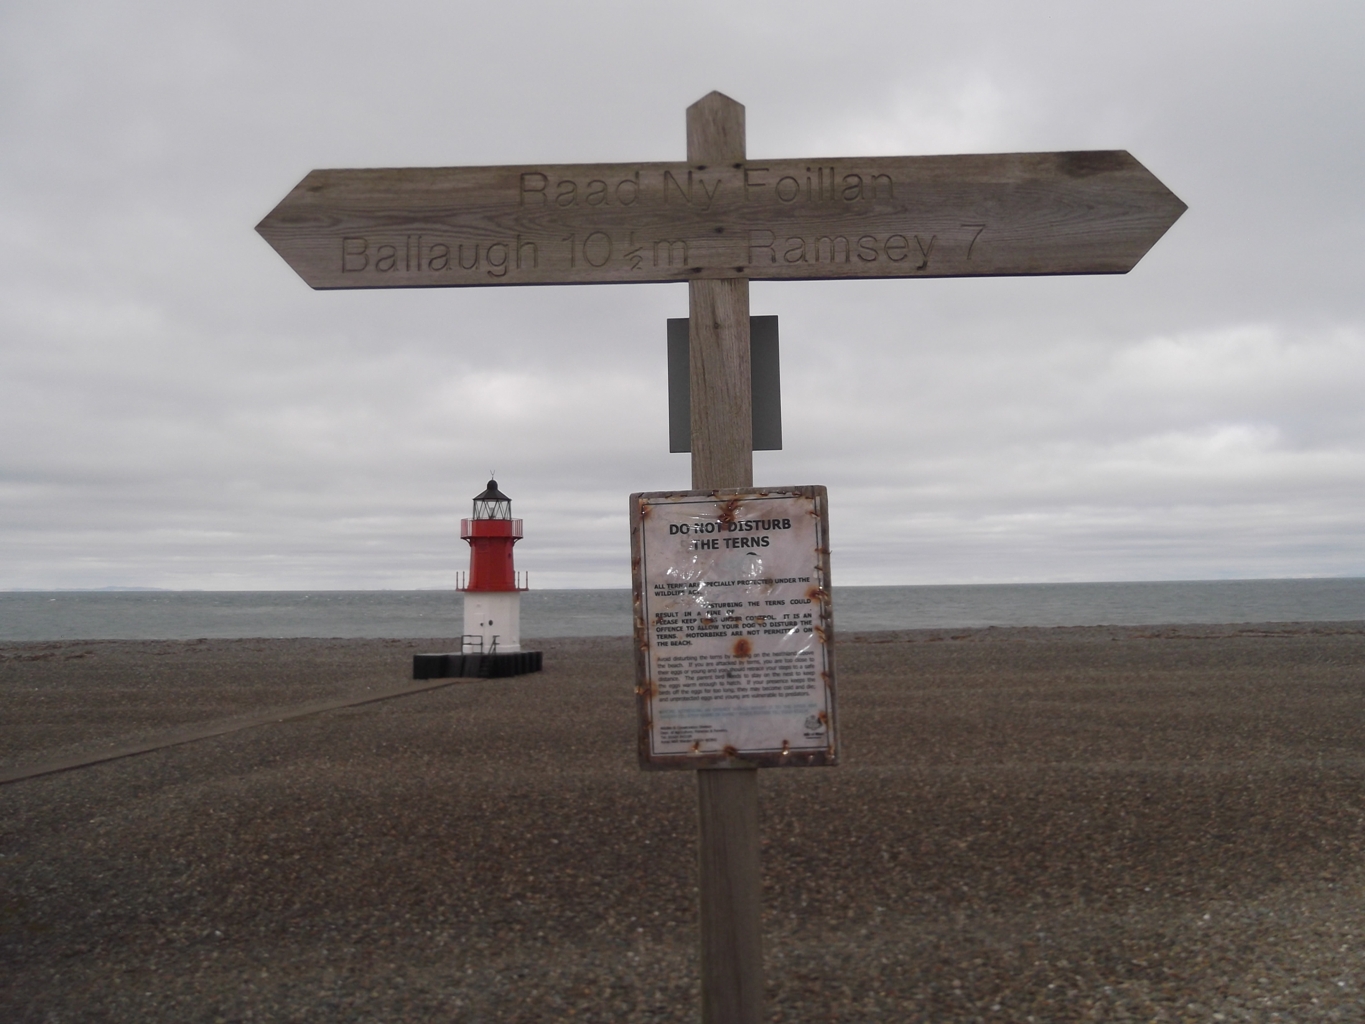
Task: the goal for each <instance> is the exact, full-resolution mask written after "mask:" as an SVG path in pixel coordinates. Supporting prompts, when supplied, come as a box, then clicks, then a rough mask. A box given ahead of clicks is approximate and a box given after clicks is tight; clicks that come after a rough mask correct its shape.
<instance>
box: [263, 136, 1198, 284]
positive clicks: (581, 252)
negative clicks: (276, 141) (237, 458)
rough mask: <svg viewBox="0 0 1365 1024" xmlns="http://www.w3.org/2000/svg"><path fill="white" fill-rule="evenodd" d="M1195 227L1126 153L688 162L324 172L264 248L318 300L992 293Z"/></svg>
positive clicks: (1119, 267) (284, 211)
mask: <svg viewBox="0 0 1365 1024" xmlns="http://www.w3.org/2000/svg"><path fill="white" fill-rule="evenodd" d="M727 130H731V131H733V130H732V129H727ZM739 130H740V131H742V130H743V126H742V124H741V125H740V129H739ZM713 141H717V142H720V143H724V142H725V141H726V140H725V139H724V137H723V136H721V137H717V139H716V140H713ZM1184 210H1185V204H1184V203H1182V202H1181V201H1180V200H1179V199H1178V198H1176V196H1175V195H1173V194H1172V193H1171V191H1170V190H1169V189H1167V188H1166V186H1165V185H1163V184H1162V183H1161V182H1160V181H1159V180H1157V178H1156V177H1154V176H1153V175H1152V174H1151V173H1150V172H1149V171H1148V170H1147V169H1146V168H1145V167H1143V166H1142V164H1140V163H1138V161H1137V160H1135V159H1134V158H1133V157H1132V156H1130V155H1129V154H1128V153H1126V152H1124V151H1121V150H1115V151H1088V152H1071V153H1002V154H986V155H968V156H919V157H910V156H903V157H867V158H852V157H839V158H820V159H810V160H748V159H745V158H744V157H743V156H737V157H735V156H725V157H721V158H719V159H717V158H699V157H696V156H695V155H689V158H688V161H687V162H685V163H638V164H572V165H539V166H516V167H446V168H439V167H433V168H409V169H389V170H384V169H378V170H318V171H313V172H311V173H310V174H309V175H308V176H307V177H305V178H304V179H303V181H301V182H300V183H299V184H298V186H296V187H295V188H294V190H293V191H292V192H290V193H289V195H288V196H287V197H286V198H285V199H284V201H283V202H281V203H280V204H279V206H277V207H276V208H275V209H274V210H272V211H271V212H270V214H269V215H268V216H266V218H265V219H264V220H262V221H261V223H260V224H259V225H257V231H259V232H260V233H261V235H263V236H264V237H265V238H266V240H267V241H269V242H270V244H271V245H272V246H274V247H275V249H276V250H277V251H278V252H279V253H280V255H281V256H283V257H284V259H285V260H286V261H287V262H288V263H289V265H290V266H292V267H293V268H294V269H295V270H296V271H297V272H298V273H299V275H300V276H301V277H303V279H304V280H305V281H307V282H308V284H310V285H312V286H313V287H314V288H394V287H397V288H418V287H462V286H489V285H514V284H597V283H627V282H633V281H638V282H647V281H693V280H698V279H713V278H721V279H723V278H748V279H752V280H805V279H821V278H825V279H828V278H862V277H976V276H987V277H989V276H1006V275H1028V274H1115V273H1126V272H1127V271H1128V270H1131V269H1132V267H1133V266H1134V265H1135V264H1136V263H1137V261H1138V260H1139V259H1141V258H1142V256H1143V255H1144V254H1145V253H1146V252H1147V250H1148V249H1150V248H1151V247H1152V245H1153V244H1155V242H1156V241H1157V239H1159V238H1160V237H1161V236H1162V234H1164V233H1165V231H1166V230H1167V228H1169V227H1170V226H1171V225H1172V224H1173V223H1174V222H1175V221H1176V219H1177V218H1178V217H1179V216H1180V215H1181V213H1183V212H1184Z"/></svg>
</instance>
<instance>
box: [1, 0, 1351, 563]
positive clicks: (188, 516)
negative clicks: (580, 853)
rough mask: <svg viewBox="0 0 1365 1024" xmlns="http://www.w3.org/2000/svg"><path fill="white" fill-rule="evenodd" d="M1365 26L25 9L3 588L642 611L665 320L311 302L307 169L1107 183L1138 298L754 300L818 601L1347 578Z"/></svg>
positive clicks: (8, 82) (937, 16)
mask: <svg viewBox="0 0 1365 1024" xmlns="http://www.w3.org/2000/svg"><path fill="white" fill-rule="evenodd" d="M1362 54H1365V4H1362V3H1360V0H1341V2H1332V3H1313V2H1305V0H1295V2H1293V3H1290V2H1280V3H1257V2H1254V0H1239V2H1236V3H1214V2H1210V3H1196V4H1188V3H1179V4H1177V3H1160V2H1144V3H1141V4H1097V3H1094V2H1084V3H1057V2H1042V3H1031V4H1020V3H1018V2H1001V3H961V2H959V3H954V4H932V5H931V4H924V3H907V2H905V0H898V2H893V3H881V2H873V0H863V2H860V3H856V4H845V5H840V4H829V3H819V4H816V3H798V2H792V0H786V2H782V3H755V2H739V3H736V2H733V0H729V2H725V3H711V2H699V0H689V2H688V3H671V4H662V3H660V4H649V3H642V2H634V3H624V2H622V3H566V2H553V3H550V2H534V3H505V4H493V3H487V2H479V3H452V2H448V0H446V2H439V3H438V2H428V3H412V2H393V0H389V2H385V3H364V4H361V3H352V2H346V0H327V2H326V3H322V2H317V3H302V2H290V0H270V2H269V3H265V2H259V0H232V2H230V3H214V2H194V3H184V2H148V3H137V2H130V0H99V2H90V3H80V2H66V0H41V2H40V0H9V2H7V3H5V4H3V5H0V588H5V587H54V588H56V587H100V586H159V587H173V588H203V589H275V588H280V589H309V588H329V589H349V588H356V589H367V588H388V587H392V588H418V587H444V586H450V585H451V584H452V582H453V580H452V573H453V571H454V570H455V569H457V568H461V567H463V566H464V565H466V563H467V553H466V552H467V549H466V547H465V545H464V544H463V543H462V542H461V541H460V540H459V537H458V532H459V530H458V526H459V518H460V517H461V516H462V515H468V508H469V500H470V498H471V497H472V496H473V495H474V494H476V493H477V492H478V491H479V490H481V489H482V487H483V485H484V481H485V480H486V479H487V477H488V474H489V471H490V470H496V472H497V477H498V480H499V481H500V483H501V484H502V487H503V489H504V490H505V491H506V492H507V493H508V494H510V495H511V497H512V499H513V509H514V512H515V514H517V515H519V516H521V517H523V518H524V519H525V523H526V539H525V540H524V541H523V542H522V544H521V545H520V546H519V547H518V552H517V554H518V567H519V568H522V569H526V570H529V571H530V573H531V581H532V584H533V585H534V586H537V587H580V586H626V585H628V582H629V557H628V537H627V526H626V498H627V495H628V494H629V493H630V492H631V491H634V490H657V489H667V488H680V487H686V486H687V485H688V481H689V468H688V457H687V456H686V455H670V454H668V439H667V408H666V391H665V379H666V377H665V374H666V365H665V327H664V321H665V319H666V318H667V317H670V316H685V315H686V313H687V289H686V287H685V286H683V285H633V286H619V287H541V288H514V289H488V290H478V289H432V290H426V291H401V290H394V291H387V292H361V291H352V292H314V291H312V290H311V289H309V288H308V287H307V286H306V285H305V284H304V283H303V282H302V281H301V280H300V279H299V278H298V277H297V276H296V275H295V274H294V273H293V271H291V270H290V269H289V267H288V266H287V265H286V264H285V263H284V262H283V261H282V260H281V259H280V258H279V257H278V256H277V255H276V254H275V253H274V252H273V251H272V250H271V249H270V247H269V246H268V245H267V244H266V243H265V242H264V241H263V240H262V239H261V238H260V237H259V236H257V235H256V234H255V232H254V230H253V228H254V225H255V224H256V223H257V222H258V221H259V220H260V219H261V217H262V216H264V215H265V214H266V213H267V212H268V211H269V210H270V209H271V208H272V207H273V206H274V205H275V204H276V203H277V202H278V201H279V200H280V199H281V198H282V197H283V196H284V195H285V194H286V193H287V192H288V191H289V190H290V188H292V187H293V186H294V185H295V184H296V183H297V182H298V180H299V179H300V178H301V177H303V175H304V174H305V173H307V172H308V171H309V170H310V169H312V168H317V167H385V166H387V167H395V166H421V165H436V166H440V165H465V164H517V163H569V162H605V161H643V160H681V159H683V158H684V156H685V152H684V110H685V108H686V107H687V106H688V105H689V104H690V103H692V102H693V101H695V100H696V99H698V98H700V97H701V96H702V95H704V94H705V93H707V92H709V91H710V90H712V89H719V90H721V91H722V92H725V93H726V94H728V95H730V96H732V97H733V98H735V99H736V100H738V101H740V102H741V103H743V104H745V106H746V108H747V119H748V148H749V155H750V157H751V158H763V157H770V158H778V157H796V158H805V157H819V156H839V157H843V156H867V155H882V154H888V155H898V154H918V153H965V152H991V151H1020V150H1054V149H1110V148H1113V149H1127V150H1129V151H1130V152H1132V153H1133V154H1134V156H1136V157H1137V158H1138V159H1139V160H1140V161H1142V162H1143V163H1144V164H1145V165H1146V166H1147V167H1148V168H1149V169H1150V170H1151V171H1152V172H1153V173H1154V174H1156V175H1157V176H1158V177H1159V178H1160V179H1161V180H1162V181H1163V182H1165V184H1166V185H1167V186H1168V187H1169V188H1171V189H1172V190H1173V191H1174V192H1175V193H1176V194H1177V195H1178V196H1180V198H1181V199H1183V200H1184V201H1185V202H1186V203H1187V204H1188V205H1189V211H1188V212H1187V213H1186V214H1185V215H1184V217H1183V218H1182V219H1181V220H1180V221H1179V222H1177V223H1176V225H1175V226H1174V227H1173V228H1172V229H1171V231H1170V232H1169V233H1168V234H1167V235H1166V237H1165V238H1163V239H1162V240H1161V241H1159V242H1158V243H1157V244H1156V246H1155V247H1154V248H1153V249H1152V251H1151V252H1150V253H1148V255H1147V256H1146V257H1145V258H1144V259H1143V260H1142V261H1141V262H1140V263H1139V264H1138V265H1137V267H1136V268H1135V269H1134V270H1133V271H1132V272H1131V273H1129V274H1127V275H1125V276H1116V277H1075V278H1028V279H1006V278H996V279H990V278H978V279H962V280H919V281H896V280H886V281H849V282H838V283H834V282H769V283H763V282H759V283H755V284H754V285H753V286H752V308H753V312H754V313H756V314H759V313H763V314H777V315H778V316H779V317H780V318H781V319H780V325H781V326H780V330H781V345H782V388H783V394H782V399H783V405H784V414H785V415H784V432H785V442H786V448H785V450H784V451H781V452H765V453H758V454H757V455H756V456H755V479H756V481H757V482H758V483H769V484H807V483H820V484H825V485H827V486H828V487H829V492H830V504H831V521H832V531H831V532H832V535H833V539H834V551H833V565H834V579H835V582H836V583H844V584H890V583H948V582H956V583H965V582H1009V581H1067V580H1139V579H1217V578H1248V577H1281V576H1352V575H1354V576H1360V575H1365V500H1363V499H1365V401H1362V396H1363V395H1365V275H1362V267H1363V265H1365V259H1362V255H1361V253H1362V250H1361V239H1362V238H1365V60H1363V59H1362Z"/></svg>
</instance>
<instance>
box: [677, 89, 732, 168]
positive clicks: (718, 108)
mask: <svg viewBox="0 0 1365 1024" xmlns="http://www.w3.org/2000/svg"><path fill="white" fill-rule="evenodd" d="M744 159H745V151H744V104H743V103H736V102H735V101H734V100H732V99H731V98H730V97H729V96H726V95H725V94H724V93H722V92H708V93H707V94H706V95H705V96H703V97H702V98H701V99H699V100H697V102H696V103H693V104H692V105H691V106H690V107H688V108H687V162H688V163H691V164H716V163H730V162H741V161H743V160H744Z"/></svg>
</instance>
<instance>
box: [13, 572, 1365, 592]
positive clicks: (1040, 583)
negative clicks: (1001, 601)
mask: <svg viewBox="0 0 1365 1024" xmlns="http://www.w3.org/2000/svg"><path fill="white" fill-rule="evenodd" d="M1309 580H1320V581H1326V580H1340V581H1343V582H1344V581H1347V580H1365V576H1353V575H1347V576H1235V577H1233V576H1229V577H1221V578H1215V579H1178V580H1011V581H1009V582H1004V583H842V584H841V583H836V584H835V585H834V586H835V588H836V589H847V588H854V587H856V588H858V589H860V590H875V589H891V588H896V587H1087V586H1119V585H1122V586H1136V585H1141V584H1170V583H1279V582H1285V583H1289V582H1296V581H1309ZM535 589H536V590H538V591H540V592H542V593H543V592H546V591H552V590H599V591H603V590H630V587H628V586H624V587H536V588H535ZM460 592H461V591H460V590H459V589H458V588H456V587H360V588H345V587H338V588H330V587H280V588H268V589H259V588H242V589H239V590H238V589H234V590H210V589H208V588H206V587H184V588H176V587H0V594H385V593H388V594H439V593H460Z"/></svg>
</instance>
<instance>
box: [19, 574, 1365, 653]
mask: <svg viewBox="0 0 1365 1024" xmlns="http://www.w3.org/2000/svg"><path fill="white" fill-rule="evenodd" d="M463 608H464V605H463V596H462V595H461V594H460V593H459V592H457V591H445V590H339V591H331V590H311V591H278V590H271V591H196V590H183V591H181V590H177V591H169V590H157V591H73V590H67V591H7V592H0V640H191V639H196V638H199V637H205V638H207V637H218V638H237V637H347V638H363V637H392V638H405V637H412V638H418V637H421V638H444V637H452V636H457V635H458V634H459V633H460V632H461V629H462V619H463ZM521 616H522V628H521V632H522V636H523V637H526V638H538V637H564V636H627V635H629V633H630V631H631V613H630V591H629V590H624V589H622V590H531V591H527V592H526V593H525V594H523V596H522V612H521ZM1358 621H1365V579H1357V578H1350V579H1280V580H1208V581H1183V582H1141V583H1004V584H982V585H944V586H907V587H836V588H835V591H834V622H835V627H836V628H837V629H839V630H857V631H861V630H878V629H933V628H948V629H956V628H971V627H983V626H1104V625H1110V626H1146V625H1167V624H1177V623H1179V624H1191V623H1206V624H1230V623H1240V622H1267V623H1268V622H1358Z"/></svg>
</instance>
